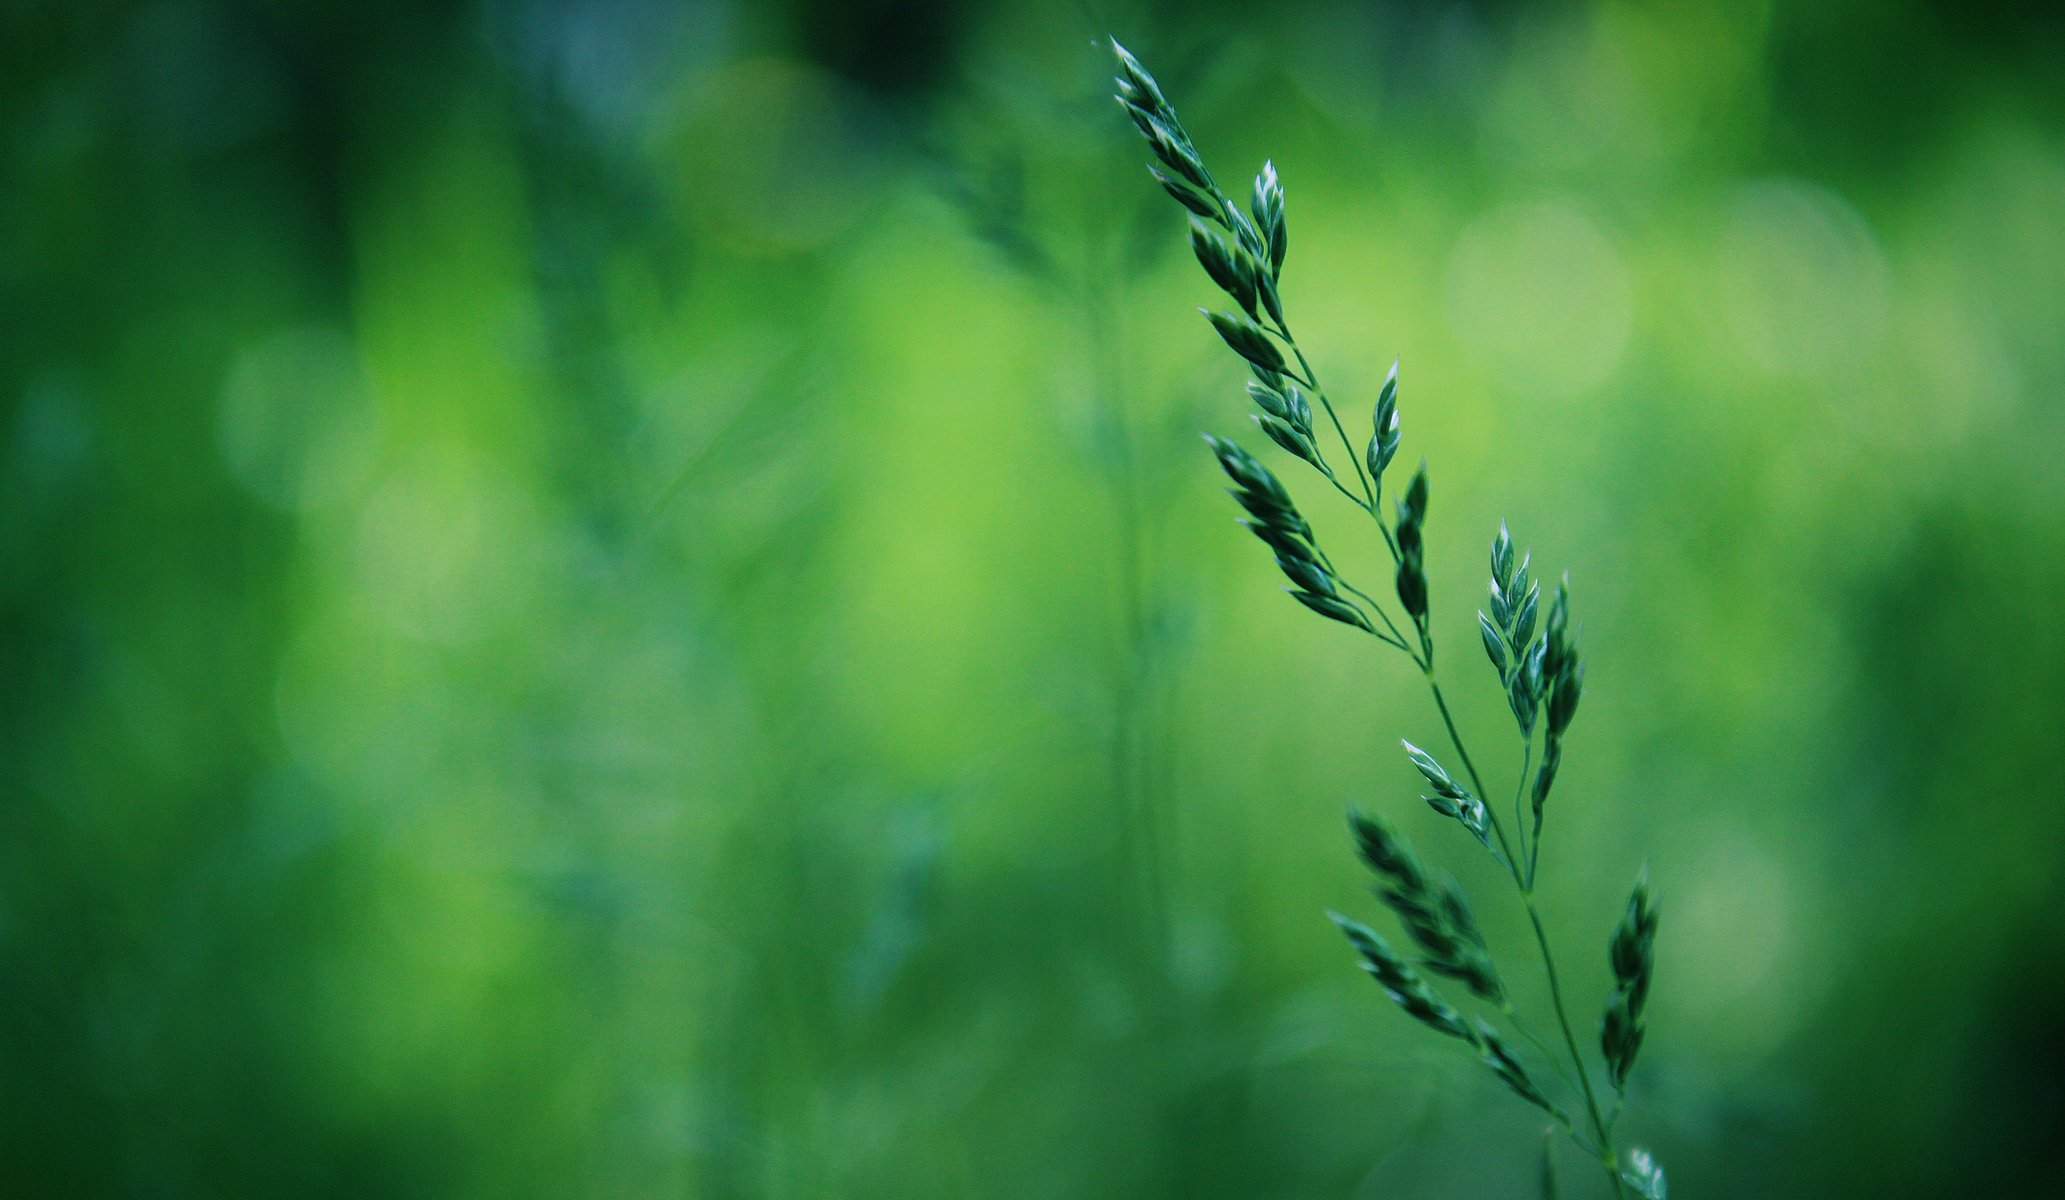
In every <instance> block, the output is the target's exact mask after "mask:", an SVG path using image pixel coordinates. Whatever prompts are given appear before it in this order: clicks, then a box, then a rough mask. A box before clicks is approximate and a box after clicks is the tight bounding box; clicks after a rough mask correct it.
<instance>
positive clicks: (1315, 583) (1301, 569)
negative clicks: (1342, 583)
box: [1276, 554, 1339, 596]
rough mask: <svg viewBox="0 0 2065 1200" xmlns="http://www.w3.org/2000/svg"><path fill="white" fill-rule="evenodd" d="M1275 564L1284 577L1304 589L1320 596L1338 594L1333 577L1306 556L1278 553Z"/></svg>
mask: <svg viewBox="0 0 2065 1200" xmlns="http://www.w3.org/2000/svg"><path fill="white" fill-rule="evenodd" d="M1276 565H1277V566H1278V567H1279V568H1280V569H1282V571H1283V573H1284V577H1285V578H1286V579H1289V580H1290V581H1291V582H1292V583H1294V584H1296V585H1297V586H1298V587H1300V588H1302V589H1304V590H1305V591H1308V592H1312V593H1314V594H1316V595H1321V596H1338V595H1339V593H1337V592H1335V591H1334V580H1333V577H1332V576H1330V575H1328V574H1327V573H1326V572H1325V571H1324V570H1322V569H1321V568H1320V566H1319V564H1318V563H1315V562H1313V561H1311V560H1310V559H1307V558H1300V557H1296V556H1291V555H1283V554H1279V555H1277V556H1276Z"/></svg>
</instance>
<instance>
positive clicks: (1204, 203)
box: [1147, 166, 1219, 221]
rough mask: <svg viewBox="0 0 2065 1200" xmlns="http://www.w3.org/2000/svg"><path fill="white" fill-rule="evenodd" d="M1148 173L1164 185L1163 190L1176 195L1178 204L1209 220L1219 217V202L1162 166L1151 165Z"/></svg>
mask: <svg viewBox="0 0 2065 1200" xmlns="http://www.w3.org/2000/svg"><path fill="white" fill-rule="evenodd" d="M1147 173H1148V174H1150V175H1152V176H1154V179H1155V182H1156V183H1159V184H1161V185H1162V190H1163V191H1165V192H1167V193H1169V195H1171V196H1174V197H1175V198H1176V202H1177V203H1178V204H1181V205H1182V206H1183V207H1185V208H1187V209H1189V210H1190V211H1191V212H1193V213H1195V214H1197V215H1198V216H1200V217H1203V218H1204V219H1205V220H1207V221H1216V220H1218V219H1219V205H1218V202H1217V201H1215V200H1213V199H1212V198H1211V197H1210V196H1207V195H1205V194H1204V193H1202V192H1200V191H1198V190H1197V189H1196V188H1194V187H1192V186H1190V185H1189V184H1187V183H1185V182H1183V181H1182V180H1180V179H1177V178H1176V177H1174V176H1173V175H1170V174H1169V173H1168V172H1166V171H1163V170H1162V169H1161V168H1160V167H1155V166H1149V167H1148V168H1147Z"/></svg>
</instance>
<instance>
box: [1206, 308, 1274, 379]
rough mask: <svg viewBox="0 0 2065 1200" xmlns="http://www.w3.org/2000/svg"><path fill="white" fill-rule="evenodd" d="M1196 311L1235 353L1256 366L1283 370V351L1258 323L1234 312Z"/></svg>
mask: <svg viewBox="0 0 2065 1200" xmlns="http://www.w3.org/2000/svg"><path fill="white" fill-rule="evenodd" d="M1198 311H1199V312H1202V313H1204V314H1205V317H1206V319H1207V320H1209V321H1211V323H1212V328H1214V329H1216V330H1218V331H1219V336H1220V337H1221V338H1223V339H1225V341H1226V344H1227V345H1228V346H1230V347H1232V349H1233V352H1234V353H1235V354H1238V355H1240V356H1241V357H1242V358H1244V359H1247V360H1248V361H1249V362H1250V363H1253V364H1254V365H1255V366H1257V367H1262V368H1265V369H1267V370H1270V371H1277V372H1281V371H1282V370H1283V367H1284V362H1283V352H1282V351H1281V350H1278V349H1277V348H1276V343H1275V342H1272V341H1270V340H1269V335H1268V334H1265V333H1263V332H1262V327H1261V326H1260V325H1257V324H1255V323H1254V322H1253V321H1251V320H1249V319H1248V318H1246V317H1243V316H1239V315H1237V314H1235V313H1228V312H1211V311H1208V310H1206V309H1199V310H1198Z"/></svg>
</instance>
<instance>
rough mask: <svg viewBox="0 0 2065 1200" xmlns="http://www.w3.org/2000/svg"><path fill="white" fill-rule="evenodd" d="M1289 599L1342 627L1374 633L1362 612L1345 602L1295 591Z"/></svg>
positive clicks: (1335, 598)
mask: <svg viewBox="0 0 2065 1200" xmlns="http://www.w3.org/2000/svg"><path fill="white" fill-rule="evenodd" d="M1286 590H1289V589H1286ZM1291 598H1292V599H1294V600H1296V601H1297V602H1298V603H1300V604H1302V605H1304V606H1305V607H1307V608H1309V609H1311V610H1312V611H1313V612H1316V613H1318V614H1319V615H1320V616H1322V617H1326V618H1328V619H1330V620H1335V621H1339V622H1340V623H1341V624H1343V625H1353V626H1355V627H1356V628H1357V629H1360V630H1362V631H1363V632H1364V633H1375V632H1376V630H1375V629H1374V628H1372V627H1371V626H1370V623H1369V618H1368V617H1365V616H1363V615H1362V610H1361V609H1359V608H1357V607H1355V606H1354V605H1353V604H1350V603H1348V602H1347V601H1345V600H1342V599H1339V598H1337V597H1334V596H1321V595H1317V594H1315V593H1313V592H1301V591H1295V590H1291Z"/></svg>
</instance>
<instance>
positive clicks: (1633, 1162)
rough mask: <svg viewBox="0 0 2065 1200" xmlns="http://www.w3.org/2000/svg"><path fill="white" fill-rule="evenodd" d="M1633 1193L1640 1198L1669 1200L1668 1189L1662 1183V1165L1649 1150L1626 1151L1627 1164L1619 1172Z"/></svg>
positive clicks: (1642, 1199) (1643, 1199)
mask: <svg viewBox="0 0 2065 1200" xmlns="http://www.w3.org/2000/svg"><path fill="white" fill-rule="evenodd" d="M1620 1177H1621V1178H1622V1179H1624V1180H1626V1181H1627V1184H1628V1186H1629V1187H1631V1188H1634V1189H1635V1195H1637V1196H1639V1197H1641V1200H1669V1196H1670V1191H1669V1189H1668V1188H1667V1187H1666V1186H1665V1184H1664V1178H1663V1167H1662V1165H1661V1164H1659V1163H1658V1162H1657V1161H1656V1158H1655V1156H1654V1155H1652V1154H1650V1153H1649V1151H1647V1150H1643V1149H1641V1148H1639V1147H1638V1148H1636V1149H1633V1150H1630V1151H1628V1165H1627V1167H1626V1168H1625V1169H1623V1170H1622V1171H1621V1173H1620Z"/></svg>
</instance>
